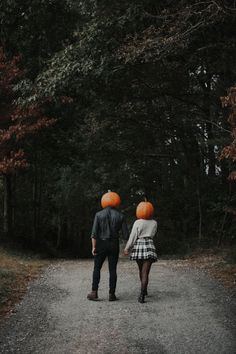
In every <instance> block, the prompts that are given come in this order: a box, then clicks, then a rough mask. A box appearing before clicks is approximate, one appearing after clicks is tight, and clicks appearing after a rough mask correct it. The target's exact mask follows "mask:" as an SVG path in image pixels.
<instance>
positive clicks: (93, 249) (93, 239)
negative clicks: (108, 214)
mask: <svg viewBox="0 0 236 354" xmlns="http://www.w3.org/2000/svg"><path fill="white" fill-rule="evenodd" d="M96 244H97V240H96V238H93V237H92V255H93V256H96V254H97V252H96Z"/></svg>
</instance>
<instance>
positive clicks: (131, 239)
mask: <svg viewBox="0 0 236 354" xmlns="http://www.w3.org/2000/svg"><path fill="white" fill-rule="evenodd" d="M137 238H138V227H137V223H136V222H135V223H134V224H133V227H132V230H131V233H130V236H129V240H128V242H127V244H126V246H125V250H129V249H130V248H131V247H132V246H133V245H134V243H135V241H136V240H137Z"/></svg>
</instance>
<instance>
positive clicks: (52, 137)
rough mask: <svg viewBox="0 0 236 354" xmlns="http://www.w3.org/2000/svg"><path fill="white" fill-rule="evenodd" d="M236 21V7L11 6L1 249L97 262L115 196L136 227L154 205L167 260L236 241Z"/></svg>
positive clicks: (6, 21) (4, 31)
mask: <svg viewBox="0 0 236 354" xmlns="http://www.w3.org/2000/svg"><path fill="white" fill-rule="evenodd" d="M235 19H236V5H235V2H234V1H230V0H229V1H227V0H226V1H220V0H215V1H197V0H195V1H185V0H182V1H171V0H165V1H163V0H162V1H156V0H155V1H152V0H146V1H144V0H136V1H122V0H117V1H114V2H111V1H105V0H101V1H95V0H86V1H76V0H30V1H29V0H25V1H21V0H2V1H1V3H0V24H1V29H0V31H1V32H0V34H1V47H2V49H1V63H0V96H1V106H0V129H1V136H0V148H1V156H0V157H1V161H0V171H1V184H0V195H1V210H0V218H1V219H0V220H1V239H2V240H4V239H5V240H6V239H7V240H14V241H17V242H18V243H19V244H21V245H23V246H26V247H31V248H34V249H36V250H41V251H42V250H44V251H46V252H47V253H50V254H52V255H62V254H67V255H77V256H79V257H86V256H88V255H90V238H89V237H90V229H91V224H92V221H93V216H94V213H95V212H96V211H97V210H99V208H100V198H101V195H102V194H103V193H104V192H106V191H107V189H112V190H115V191H117V192H118V193H119V194H120V195H121V198H122V201H123V203H122V210H123V211H124V212H125V214H126V215H127V219H128V221H129V225H130V226H131V223H132V222H133V221H134V219H135V206H136V204H137V203H138V202H139V201H141V200H142V199H143V196H144V195H146V196H147V197H148V199H149V200H150V201H152V202H153V203H154V205H155V209H156V218H157V220H158V222H159V241H158V249H159V252H161V253H176V252H181V253H184V252H187V251H188V250H189V249H192V248H194V247H198V246H201V247H202V246H205V247H209V246H220V247H221V246H224V245H233V243H234V240H235V232H236V226H235V221H234V218H235V216H234V214H232V213H229V212H228V210H229V209H230V208H231V209H232V208H233V204H234V203H235V194H234V191H235V186H234V183H235V182H229V181H228V180H227V177H228V175H229V172H230V171H231V170H232V169H233V167H234V163H233V162H232V161H231V160H230V159H229V160H225V159H224V160H219V159H218V156H219V153H220V151H221V150H222V148H223V147H224V146H225V145H227V144H228V143H229V142H230V140H231V135H230V130H231V128H230V126H229V124H228V123H227V117H228V111H227V109H222V108H221V102H220V96H224V95H226V90H227V88H229V87H230V86H232V85H233V84H234V83H235V78H236V66H235V63H236V41H235ZM16 56H17V57H16ZM13 118H14V119H13ZM19 151H20V152H19Z"/></svg>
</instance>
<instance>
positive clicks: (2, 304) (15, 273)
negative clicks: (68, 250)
mask: <svg viewBox="0 0 236 354" xmlns="http://www.w3.org/2000/svg"><path fill="white" fill-rule="evenodd" d="M48 263H49V262H48V261H45V260H40V259H34V258H32V257H31V258H30V257H29V256H25V255H23V254H14V253H11V252H9V251H6V250H4V249H3V248H1V247H0V317H3V316H8V315H10V314H11V312H12V311H13V308H14V305H15V304H16V303H17V302H19V301H20V300H21V299H22V297H23V295H24V293H25V291H26V289H27V285H28V283H29V281H30V280H32V279H34V278H35V277H36V276H37V275H38V274H39V273H40V271H41V270H42V269H43V268H44V267H45V266H47V265H48Z"/></svg>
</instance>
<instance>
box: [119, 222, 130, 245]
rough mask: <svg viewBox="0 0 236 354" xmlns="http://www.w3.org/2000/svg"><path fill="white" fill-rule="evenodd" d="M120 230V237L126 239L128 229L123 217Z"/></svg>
mask: <svg viewBox="0 0 236 354" xmlns="http://www.w3.org/2000/svg"><path fill="white" fill-rule="evenodd" d="M121 232H122V238H123V239H124V240H126V241H127V240H128V238H129V230H128V226H127V223H126V220H125V218H123V220H122V226H121Z"/></svg>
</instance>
